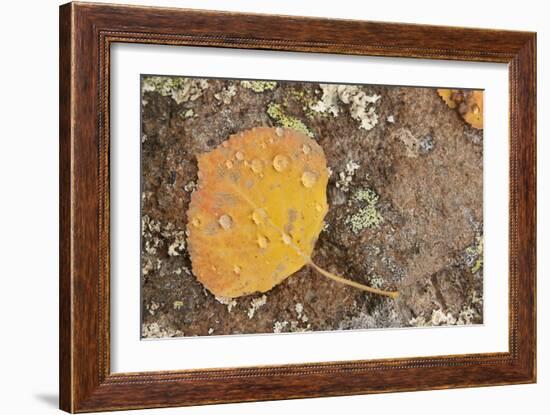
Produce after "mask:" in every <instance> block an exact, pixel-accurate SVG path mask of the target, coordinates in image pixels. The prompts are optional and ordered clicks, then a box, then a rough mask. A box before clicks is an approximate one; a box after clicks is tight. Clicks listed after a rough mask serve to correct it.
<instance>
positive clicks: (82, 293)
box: [59, 3, 536, 412]
mask: <svg viewBox="0 0 550 415" xmlns="http://www.w3.org/2000/svg"><path fill="white" fill-rule="evenodd" d="M157 9H158V10H159V11H158V12H157V14H155V11H156V10H157ZM160 10H163V11H162V12H161V11H160ZM180 10H181V9H180ZM183 11H184V10H182V12H183ZM124 12H127V13H128V15H126V14H124ZM185 12H187V13H189V14H190V15H191V17H190V19H191V23H193V24H195V23H196V24H199V23H201V24H202V22H203V20H204V19H206V18H208V19H211V18H213V19H214V20H215V18H216V13H219V12H208V13H205V12H201V11H193V10H186V11H185ZM140 13H142V15H140ZM220 15H221V16H222V17H221V18H220V19H221V20H222V21H226V20H227V19H228V16H229V15H232V17H231V19H234V18H237V17H241V18H242V17H243V16H244V17H246V18H250V19H252V22H251V23H250V24H249V22H248V21H247V20H246V19H245V21H246V24H244V29H243V30H244V32H245V34H246V33H248V34H249V35H250V36H252V37H253V35H254V31H255V30H256V29H255V27H254V24H255V23H257V21H262V22H265V17H266V16H265V15H264V17H258V16H252V15H246V14H243V15H241V14H238V13H237V14H231V13H220ZM143 17H149V18H152V19H151V20H144V19H143ZM169 17H170V16H169V15H168V13H167V10H166V9H162V8H140V7H127V6H115V5H105V4H103V5H101V4H93V3H70V4H66V5H63V6H61V7H60V221H61V223H60V303H59V309H60V407H61V409H63V410H65V411H67V412H89V411H105V410H120V409H137V408H150V407H164V406H181V405H199V404H205V403H226V402H244V401H257V400H273V399H292V398H306V397H314V396H341V395H349V394H363V393H380V392H396V391H407V390H425V389H441V388H450V387H471V386H489V385H501V384H511V383H530V382H534V381H535V380H536V349H535V348H536V333H535V330H536V326H534V325H535V324H536V316H535V308H534V307H535V301H536V298H534V297H535V285H536V281H535V278H536V270H535V268H534V266H535V264H536V257H535V255H536V235H535V227H536V216H535V214H536V212H535V209H536V206H534V205H533V204H531V203H535V201H536V196H535V190H536V189H535V186H536V166H534V165H533V163H534V162H535V160H536V154H535V151H536V125H535V124H536V108H535V100H536V94H535V93H534V88H536V68H535V66H534V65H535V62H536V56H535V55H536V37H535V34H534V33H524V32H517V33H512V32H503V34H504V35H505V36H504V38H505V39H504V40H503V41H502V42H499V43H498V44H497V45H496V46H495V45H493V46H492V48H491V47H489V51H491V50H496V52H495V53H496V54H491V55H489V54H484V52H483V48H481V47H478V46H477V45H478V42H479V39H477V38H476V40H475V42H474V43H473V48H472V49H467V50H465V51H458V52H457V51H453V50H452V49H445V50H440V49H433V48H430V47H429V46H428V47H426V48H423V49H416V48H413V49H411V50H409V48H407V47H405V48H401V49H392V50H394V51H395V50H397V52H391V50H390V49H385V50H384V51H383V52H376V51H375V52H374V53H379V54H381V55H382V56H392V55H393V54H397V55H399V56H402V57H421V56H422V57H428V58H432V59H441V58H442V57H444V58H445V57H446V58H447V59H459V60H482V61H494V62H497V61H498V62H505V61H506V62H508V63H510V62H511V61H513V62H514V64H515V65H514V66H515V67H516V69H517V70H518V72H517V73H519V75H520V80H519V81H518V85H517V86H518V88H517V91H516V94H515V98H517V97H518V95H520V97H519V99H518V101H519V102H518V103H519V105H518V106H517V108H523V111H522V112H520V113H519V114H516V116H517V127H518V128H517V131H518V134H517V135H516V140H518V141H520V143H519V144H518V147H517V148H518V154H517V156H516V161H517V167H519V171H520V175H519V179H518V187H519V190H518V191H517V193H516V196H515V197H516V199H515V200H517V201H518V203H520V205H521V206H522V208H521V209H520V212H519V215H518V216H519V218H518V227H519V230H520V232H519V235H520V236H519V239H520V241H519V244H518V245H519V246H518V248H519V249H518V253H519V255H520V256H521V257H522V258H520V259H519V261H518V263H519V264H518V265H519V269H520V270H521V274H520V278H519V281H518V286H519V292H520V295H519V298H517V301H518V302H517V303H518V304H522V307H520V310H521V311H519V312H518V314H519V316H518V317H519V318H518V320H519V325H520V330H521V331H520V333H519V334H520V339H519V342H518V343H519V358H517V359H516V358H514V359H512V360H502V363H501V364H498V365H495V366H492V367H487V369H490V368H494V370H487V371H484V370H482V369H483V367H482V366H484V365H485V364H487V365H488V364H490V363H491V362H490V361H489V360H487V359H485V360H484V359H481V358H480V361H479V364H472V366H464V373H461V372H460V370H459V369H458V368H457V366H458V364H457V365H456V366H454V365H453V364H450V365H449V366H445V365H443V364H442V365H434V366H433V367H431V368H429V373H431V374H432V375H433V376H432V378H430V379H436V378H439V379H440V380H442V381H441V382H439V383H438V382H436V383H433V382H432V381H430V379H428V380H426V381H425V382H424V383H423V384H422V385H416V386H413V387H411V386H410V385H409V384H405V383H403V379H405V377H406V375H407V373H409V372H410V373H411V374H414V373H417V372H418V373H419V371H421V370H424V372H425V371H426V370H427V369H428V367H429V366H428V365H424V364H420V365H418V366H417V367H416V368H408V369H407V368H400V367H397V368H396V369H403V371H398V370H396V369H392V371H390V372H388V373H391V375H388V376H386V378H388V380H389V381H393V382H394V383H395V386H394V387H393V388H391V387H390V388H387V386H388V385H387V384H385V385H380V384H378V385H366V384H362V383H361V382H362V380H361V379H372V376H371V375H369V376H366V373H367V372H366V371H362V370H358V371H356V372H355V373H356V375H357V376H354V377H352V378H351V379H354V378H356V379H355V380H353V382H354V383H353V382H352V381H351V380H350V382H352V383H351V384H350V386H354V387H353V388H352V389H350V390H348V391H342V389H340V388H336V387H334V385H333V383H334V378H335V377H336V378H337V377H338V376H340V377H342V378H345V379H348V378H349V377H348V375H349V373H351V370H352V369H351V368H347V369H346V368H343V369H334V370H332V371H329V370H327V371H323V373H316V374H313V371H311V372H310V371H308V370H306V372H304V373H296V375H299V376H296V377H295V379H299V378H300V377H304V376H305V377H309V380H310V381H312V382H319V384H315V385H312V384H308V385H305V386H304V383H303V382H301V383H300V382H298V383H297V386H298V387H301V390H299V391H295V390H293V391H292V392H289V388H290V386H292V387H294V386H293V385H290V383H289V382H290V381H289V380H287V379H285V380H284V382H283V379H284V378H283V377H279V376H278V375H276V374H271V375H267V374H262V373H261V371H260V372H257V373H252V374H250V375H247V374H243V373H241V372H242V371H243V370H242V369H243V368H235V372H236V374H235V375H232V374H231V373H229V372H231V371H228V373H227V376H224V377H219V378H217V379H216V378H214V377H210V374H208V373H204V375H205V378H197V379H195V380H193V379H189V380H188V382H179V381H177V382H172V381H171V380H170V379H168V380H164V379H161V378H160V376H158V374H156V375H155V374H152V375H151V379H147V378H146V379H141V378H142V376H137V378H138V379H133V378H134V376H130V374H123V375H122V376H118V377H117V376H113V380H117V382H111V381H110V378H111V376H110V375H109V376H107V378H106V379H104V378H103V377H102V374H101V373H100V372H102V369H105V368H104V367H103V366H102V365H101V362H100V361H99V359H101V358H102V356H99V354H101V351H102V350H103V349H104V348H105V347H106V346H107V345H108V342H106V343H102V342H101V340H100V339H99V340H98V338H97V336H101V335H102V326H101V323H98V321H97V320H98V319H99V318H102V317H103V318H104V317H106V316H100V315H99V314H98V313H100V312H101V310H100V309H99V306H100V304H101V298H102V297H101V296H102V294H101V292H100V293H98V289H99V290H100V291H101V289H102V288H101V285H99V286H98V285H97V279H96V274H95V273H96V272H97V270H98V269H100V267H101V265H100V263H101V259H100V258H99V252H100V248H99V247H98V244H97V241H98V236H99V235H100V234H101V233H100V230H99V228H100V226H101V223H102V222H101V218H100V217H98V215H99V214H100V212H99V209H100V205H101V203H104V202H105V200H104V201H103V202H101V201H98V199H97V197H99V196H98V195H97V192H100V191H101V190H100V186H101V184H100V183H99V181H98V180H101V177H103V176H102V175H105V174H106V173H105V172H108V170H106V171H104V172H103V173H102V171H101V170H100V169H101V167H100V166H99V163H100V162H101V157H100V156H99V155H98V150H99V151H101V150H100V149H98V148H97V141H98V140H100V138H99V136H98V132H97V131H98V130H97V127H98V124H101V122H99V123H98V121H101V120H99V119H98V117H99V115H98V114H99V113H100V112H101V111H102V109H101V108H100V106H99V105H100V104H99V103H98V102H97V101H95V100H94V99H96V100H97V99H98V98H99V97H98V96H97V91H98V89H97V88H98V83H99V80H98V79H97V78H98V75H99V74H100V73H101V69H102V68H101V67H100V66H99V62H100V61H101V59H100V56H98V54H100V53H101V50H99V46H100V44H101V40H100V39H101V38H102V31H103V30H110V29H113V28H117V27H119V26H120V25H123V26H124V27H125V28H126V29H127V30H128V31H130V32H131V31H132V29H133V31H134V32H135V31H136V30H138V32H140V33H126V34H127V35H131V36H130V37H132V36H135V35H136V34H137V35H141V34H142V33H141V32H142V31H143V32H145V33H147V30H151V28H152V27H156V26H154V25H155V24H157V22H158V21H160V20H161V19H165V20H166V19H168V20H166V21H167V23H166V25H164V26H162V27H163V31H164V32H165V33H164V35H165V36H168V37H169V36H172V35H171V34H170V30H172V31H174V32H175V33H176V34H177V33H181V32H180V31H181V30H183V29H182V28H183V24H184V22H181V21H180V20H178V21H176V20H175V19H169ZM271 17H275V16H271ZM280 18H281V17H278V19H280ZM193 19H195V20H199V21H198V22H197V21H194V20H193ZM300 19H304V20H300ZM184 20H185V19H184ZM295 20H300V22H302V23H306V22H313V23H314V24H318V25H319V27H317V29H316V31H317V32H320V30H321V29H322V28H323V27H324V26H325V25H329V24H331V23H332V22H333V21H332V20H316V19H313V18H311V19H310V18H298V17H296V18H295ZM126 23H128V26H126ZM342 24H345V25H352V24H353V25H355V24H358V23H357V22H356V23H352V22H342ZM140 25H142V26H140ZM365 25H369V26H373V27H374V28H376V27H385V24H384V23H382V22H379V23H372V22H371V23H365ZM390 26H392V27H394V29H395V30H397V29H399V27H401V26H407V25H400V24H394V25H390ZM197 27H198V26H197ZM197 27H193V25H191V29H192V32H193V31H195V32H196V33H195V32H193V33H192V35H191V37H192V38H195V37H196V38H199V37H201V36H202V37H203V38H204V39H207V41H206V42H205V43H209V44H210V43H211V46H214V45H215V44H217V43H219V44H220V45H222V47H237V48H239V46H235V44H237V45H238V44H239V42H236V43H235V44H234V43H233V40H235V39H237V40H239V39H240V40H241V41H243V40H246V39H245V38H235V39H232V38H223V36H221V37H220V36H217V37H214V38H212V37H208V36H206V35H204V34H203V32H204V30H203V29H202V26H201V28H199V29H197ZM136 28H137V29H136ZM148 28H149V29H148ZM396 28H397V29H396ZM407 28H409V29H411V30H412V29H414V28H415V27H414V26H410V25H408V26H407ZM449 29H450V28H447V29H445V28H443V27H442V28H440V29H438V30H440V31H442V32H446V33H450V32H449ZM231 30H233V29H231ZM465 31H466V32H467V33H470V34H472V33H474V32H479V33H481V34H482V35H483V34H485V33H488V38H487V39H490V40H494V37H495V33H497V32H492V31H489V30H487V31H483V30H481V29H480V30H471V29H470V30H468V29H466V30H465ZM363 34H364V35H365V36H368V37H370V36H371V35H370V34H368V35H367V34H365V33H363ZM205 36H206V37H205ZM376 36H379V35H378V34H377V35H376ZM380 36H382V34H380ZM422 36H424V35H422ZM422 36H420V37H422ZM168 37H167V38H168ZM482 37H483V36H482ZM275 38H276V37H275ZM144 39H145V38H144V37H140V38H137V42H138V43H140V42H144ZM170 39H172V38H170ZM365 39H367V38H365ZM365 39H364V40H365ZM487 39H486V40H487ZM251 40H252V43H249V44H246V45H245V46H242V45H241V46H240V47H242V48H257V47H259V46H258V43H256V40H257V41H259V44H260V45H262V44H263V45H265V48H266V49H269V50H271V49H277V48H279V49H283V50H286V49H287V48H288V49H290V50H296V51H297V50H302V49H304V50H306V49H307V51H317V52H321V53H322V52H329V51H332V49H331V48H332V46H331V48H329V49H330V50H329V49H327V47H326V45H324V44H323V43H315V42H314V41H312V40H309V39H305V40H303V42H302V43H300V42H298V43H294V42H293V41H292V40H290V43H288V44H284V45H283V46H276V44H275V43H269V39H267V40H259V39H253V38H252V39H251ZM367 40H368V39H367ZM165 42H166V43H168V42H167V41H165ZM170 42H172V40H170ZM276 42H278V41H276ZM365 42H366V40H365ZM149 43H162V42H158V41H156V40H153V41H151V42H149ZM175 43H176V42H175ZM386 43H387V42H385V41H384V42H382V45H385V44H386ZM428 43H430V42H428ZM432 43H433V42H432ZM436 43H437V42H436ZM304 45H305V46H304ZM336 46H338V45H336ZM341 46H342V48H343V49H341V51H340V52H338V50H340V49H338V48H337V49H336V50H337V52H336V53H344V54H350V53H359V54H373V52H372V51H373V50H374V49H372V48H370V47H369V46H368V42H367V44H366V45H360V47H358V49H357V51H355V49H353V50H351V49H350V50H348V49H347V48H346V47H345V44H344V43H342V45H341ZM352 46H353V45H352ZM382 47H384V46H382ZM392 47H393V46H392ZM469 50H471V51H472V52H471V53H472V55H475V56H474V57H473V58H471V57H470V55H469V53H468V51H469ZM346 51H347V52H346ZM455 52H456V53H455ZM89 75H93V76H89ZM521 92H523V93H524V94H523V95H524V96H521ZM530 92H531V93H530ZM94 96H95V98H94V99H92V97H94ZM77 119H78V121H79V122H78V124H76V123H75V121H76V120H77ZM94 146H95V147H94ZM94 167H95V168H96V170H94ZM96 196H97V197H96ZM107 200H108V198H107ZM100 284H101V282H100ZM98 294H99V296H98ZM94 295H95V297H94ZM98 303H99V304H98ZM107 318H108V315H107ZM106 356H107V358H109V355H108V352H107V353H106ZM312 365H313V366H316V365H317V364H315V363H312ZM451 366H453V367H455V368H457V369H454V370H452V371H450V370H448V371H446V369H450V368H451ZM107 367H108V366H107ZM476 367H478V369H479V370H473V369H471V368H476ZM405 371H406V372H407V373H405ZM331 372H332V373H331ZM424 372H423V373H424ZM451 372H452V373H451ZM489 372H490V373H489ZM370 373H373V372H370ZM443 375H444V376H447V375H452V376H454V377H452V378H449V379H446V380H444V381H443V377H442V376H443ZM463 375H467V376H469V377H468V378H465V377H464V376H463ZM493 375H494V376H493ZM496 376H500V378H496ZM238 377H240V378H241V379H237V378H238ZM115 378H117V379H115ZM118 378H120V379H118ZM221 379H226V380H227V383H228V384H227V385H225V384H224V383H221V382H220V380H221ZM288 379H289V378H288ZM173 380H176V379H173ZM118 381H121V382H118ZM136 381H137V382H136ZM157 381H158V382H157ZM322 382H324V383H323V384H321V383H322ZM285 383H288V385H286V387H285V386H284V384H285ZM289 385H290V386H289ZM224 386H226V387H225V388H224ZM249 388H250V389H249ZM254 389H255V390H256V392H257V393H258V395H257V396H255V397H251V395H250V393H251V392H250V391H251V390H254ZM247 390H248V391H247ZM204 394H206V396H205V395H204ZM243 394H244V395H243ZM212 396H218V397H219V398H216V399H214V398H212Z"/></svg>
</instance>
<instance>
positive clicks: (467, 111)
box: [437, 89, 483, 129]
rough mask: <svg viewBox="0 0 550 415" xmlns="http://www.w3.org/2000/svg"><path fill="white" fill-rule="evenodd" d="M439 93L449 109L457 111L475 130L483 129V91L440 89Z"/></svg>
mask: <svg viewBox="0 0 550 415" xmlns="http://www.w3.org/2000/svg"><path fill="white" fill-rule="evenodd" d="M437 93H438V94H439V96H440V97H441V99H443V101H444V102H445V104H447V106H448V107H449V108H452V109H456V110H457V112H458V113H459V114H460V115H461V116H462V118H463V119H464V121H466V122H467V123H468V124H470V125H471V126H472V127H473V128H476V129H482V128H483V91H477V90H461V89H438V90H437Z"/></svg>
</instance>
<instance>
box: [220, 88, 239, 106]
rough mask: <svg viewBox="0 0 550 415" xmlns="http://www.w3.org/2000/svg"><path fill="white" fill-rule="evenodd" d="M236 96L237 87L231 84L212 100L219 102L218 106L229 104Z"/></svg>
mask: <svg viewBox="0 0 550 415" xmlns="http://www.w3.org/2000/svg"><path fill="white" fill-rule="evenodd" d="M236 94H237V87H236V86H235V85H233V84H231V85H228V86H227V87H225V88H223V89H222V90H221V91H220V92H217V93H215V94H214V98H216V100H218V101H219V103H220V104H225V105H228V104H231V100H232V99H233V97H234V96H235V95H236Z"/></svg>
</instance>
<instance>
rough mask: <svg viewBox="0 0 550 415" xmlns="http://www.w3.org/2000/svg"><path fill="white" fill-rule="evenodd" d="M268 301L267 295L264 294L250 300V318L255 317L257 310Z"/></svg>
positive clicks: (248, 313)
mask: <svg viewBox="0 0 550 415" xmlns="http://www.w3.org/2000/svg"><path fill="white" fill-rule="evenodd" d="M266 301H267V297H266V296H265V295H262V296H261V297H258V298H254V299H253V300H252V301H250V307H249V308H248V312H247V315H248V318H249V319H252V318H253V317H254V314H256V311H258V309H259V308H260V307H262V306H263V305H265V303H266Z"/></svg>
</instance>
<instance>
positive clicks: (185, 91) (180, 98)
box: [142, 76, 208, 104]
mask: <svg viewBox="0 0 550 415" xmlns="http://www.w3.org/2000/svg"><path fill="white" fill-rule="evenodd" d="M207 88H208V81H207V80H206V79H195V78H182V77H175V76H146V77H143V79H142V91H143V92H148V91H155V92H157V93H159V94H160V95H162V96H164V97H172V99H173V100H174V101H176V103H177V104H181V103H183V102H188V101H195V100H196V99H197V98H199V97H200V96H201V95H202V94H203V91H204V90H205V89H207Z"/></svg>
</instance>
